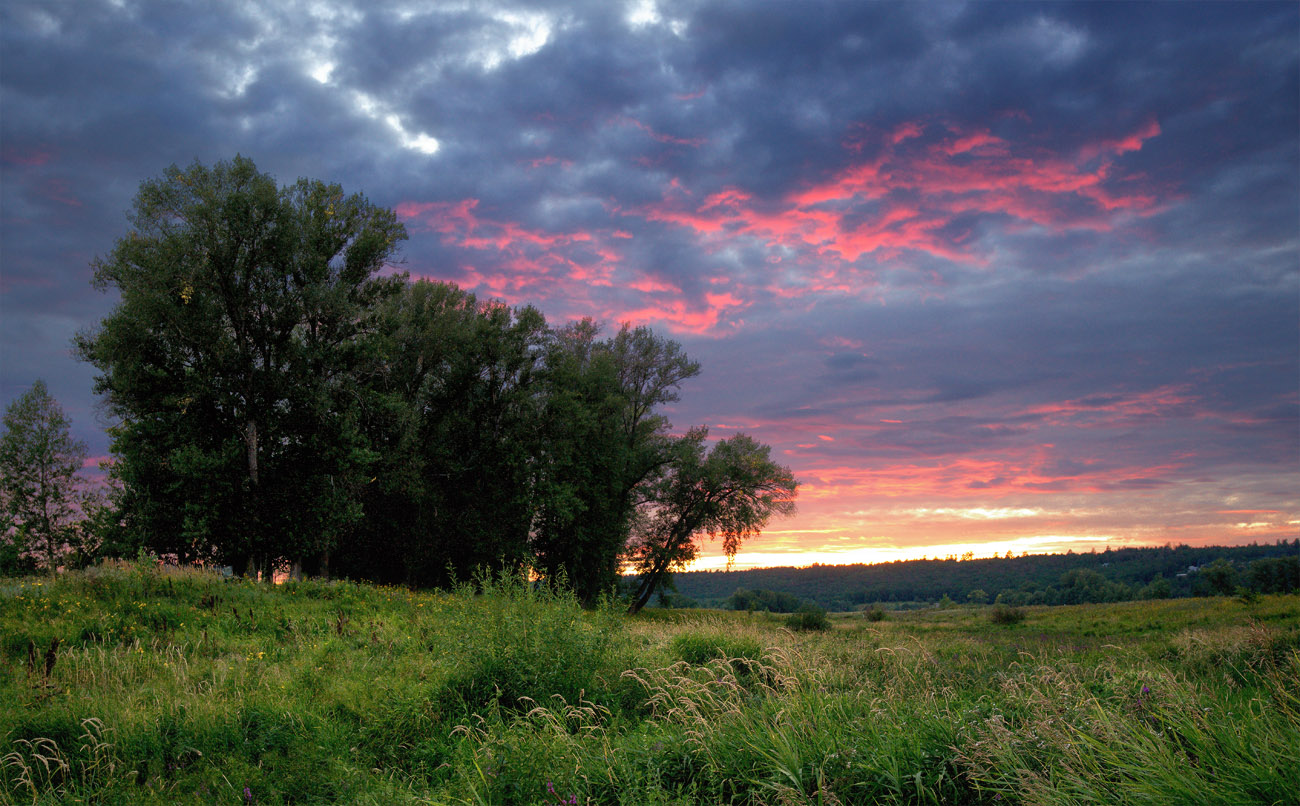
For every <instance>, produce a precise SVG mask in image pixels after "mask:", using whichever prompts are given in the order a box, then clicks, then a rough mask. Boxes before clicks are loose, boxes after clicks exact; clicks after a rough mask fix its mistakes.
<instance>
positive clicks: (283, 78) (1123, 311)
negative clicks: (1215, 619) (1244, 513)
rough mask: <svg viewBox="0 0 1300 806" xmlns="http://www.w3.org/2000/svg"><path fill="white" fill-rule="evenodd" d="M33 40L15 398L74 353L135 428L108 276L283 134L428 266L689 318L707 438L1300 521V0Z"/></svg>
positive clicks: (153, 31) (293, 8)
mask: <svg viewBox="0 0 1300 806" xmlns="http://www.w3.org/2000/svg"><path fill="white" fill-rule="evenodd" d="M0 27H2V32H0V62H2V67H3V70H2V71H0V104H3V114H2V115H0V169H2V170H3V180H4V181H3V182H0V226H2V227H3V239H2V240H0V250H2V252H0V292H2V293H3V302H2V303H0V304H2V305H3V311H0V313H3V320H4V321H3V323H2V324H0V328H2V330H0V333H2V335H3V344H2V347H3V355H4V361H3V367H0V402H2V403H7V402H8V400H10V399H12V397H14V396H15V395H16V394H18V393H19V392H20V391H21V390H22V389H23V388H25V387H26V386H27V385H29V384H30V383H31V381H32V380H34V379H35V377H37V376H44V377H45V378H46V379H47V380H48V381H50V383H51V388H52V391H53V392H54V393H55V395H56V396H57V397H58V398H59V399H60V400H61V401H63V402H64V404H65V405H66V406H67V407H68V408H69V409H70V411H71V412H72V413H73V416H74V419H75V420H76V422H77V427H78V429H79V431H80V432H81V433H82V434H83V436H85V437H86V438H88V439H89V440H90V441H91V442H92V446H93V449H94V450H95V451H96V452H101V453H102V452H103V451H104V449H105V445H106V440H105V438H104V437H103V435H102V433H100V432H99V431H98V430H97V425H96V423H95V420H94V417H93V414H92V401H91V398H90V394H89V379H90V375H91V372H90V370H89V369H88V368H87V367H85V366H83V365H79V364H76V363H75V362H74V361H72V360H71V359H70V358H69V356H68V354H67V353H68V342H69V339H70V338H71V336H72V335H73V334H74V333H75V332H76V331H77V330H80V329H84V328H87V327H91V326H93V325H94V323H95V322H96V321H97V319H98V318H99V317H100V316H102V315H103V314H104V313H106V312H107V310H108V309H109V307H110V306H111V304H112V302H113V300H112V298H111V296H103V295H98V294H96V293H95V292H93V291H91V290H90V288H89V283H88V281H89V277H90V268H89V263H90V261H91V259H92V258H93V257H94V255H96V254H103V253H105V252H107V251H108V250H109V249H110V248H111V247H112V244H113V241H114V239H115V238H117V237H120V236H121V235H122V234H123V232H124V231H125V227H126V222H125V220H124V218H123V213H124V211H126V209H127V208H128V206H129V204H130V201H131V197H132V195H133V193H134V192H135V189H136V187H137V186H138V183H139V182H140V181H141V180H142V179H145V178H147V177H152V176H157V175H158V174H159V173H160V172H161V171H162V170H163V169H164V168H166V167H167V166H168V165H169V164H171V163H179V164H181V165H185V164H188V163H189V162H191V161H192V160H195V159H198V160H201V161H203V162H205V163H211V162H213V161H216V160H219V159H226V158H229V157H231V156H233V155H234V154H235V153H243V154H245V155H246V156H250V157H252V158H254V159H255V160H256V162H257V164H258V166H259V167H260V168H261V169H262V170H265V171H268V172H270V173H272V174H274V175H275V176H277V177H278V178H279V179H280V181H281V182H290V181H292V180H293V179H295V178H297V177H299V176H311V177H318V178H323V179H328V180H331V181H336V182H339V183H340V184H342V185H343V186H344V187H345V189H347V190H349V191H353V190H358V191H363V192H365V193H366V194H367V195H369V196H370V197H371V198H372V199H373V200H375V201H376V202H378V203H380V204H383V205H388V206H392V207H394V208H395V209H396V210H397V211H398V212H399V214H400V215H402V216H403V219H404V220H405V221H406V223H407V226H408V228H409V230H410V233H411V236H412V237H411V240H410V242H409V243H408V245H407V249H406V250H405V253H406V263H405V265H404V268H405V269H407V270H409V271H410V272H412V273H413V274H415V275H419V276H427V277H435V278H440V279H446V280H453V281H456V282H459V283H462V284H465V285H467V286H469V287H471V288H472V289H473V290H475V291H476V292H477V293H479V294H480V295H481V296H485V297H499V298H504V299H506V300H508V301H509V302H511V303H519V304H522V303H534V304H537V305H538V306H539V307H541V308H542V310H544V311H545V312H546V313H547V314H548V315H549V316H551V317H552V318H558V319H563V318H566V317H570V316H578V315H584V314H589V315H593V316H596V317H598V318H601V319H604V320H605V321H608V322H617V321H620V320H623V319H631V320H634V321H636V322H647V323H650V324H652V325H654V326H655V327H656V328H657V329H659V330H662V331H666V332H670V333H672V334H673V335H674V336H675V337H677V338H680V339H682V340H683V341H684V342H685V344H686V346H687V348H688V350H689V351H690V352H691V353H692V355H694V356H696V357H698V358H699V359H700V360H702V362H703V363H704V365H705V373H704V376H702V377H701V378H700V379H697V380H695V381H693V382H692V383H691V385H690V386H689V387H688V389H687V390H686V392H685V394H684V396H683V401H682V403H680V404H678V405H677V407H675V408H674V410H673V411H672V416H673V419H674V420H675V421H676V422H677V424H678V426H679V427H681V428H684V427H686V426H688V425H691V424H695V423H697V422H706V423H709V424H710V425H713V426H715V431H716V433H719V434H722V433H729V432H730V430H747V431H750V432H753V433H755V434H756V435H757V436H759V437H760V438H761V439H764V440H765V441H769V442H771V443H772V444H773V445H774V448H775V449H776V450H778V451H779V452H781V455H783V456H785V457H787V458H788V459H789V461H791V463H792V464H794V465H795V469H796V472H797V473H800V474H806V475H807V476H808V477H809V478H810V479H812V482H811V485H812V486H811V487H810V491H811V492H810V495H811V496H813V499H812V500H814V501H817V500H822V499H818V498H817V497H816V496H817V495H819V494H825V495H827V496H830V492H826V491H827V490H835V491H844V490H853V491H857V492H854V493H853V494H855V495H857V494H865V492H863V491H866V490H868V489H871V488H872V485H877V486H881V487H883V488H884V489H889V490H896V491H898V494H902V491H904V490H909V489H918V490H919V489H934V490H938V491H942V492H943V493H944V494H947V495H974V494H976V493H977V492H978V493H979V494H980V495H985V496H989V497H990V500H993V498H996V497H997V496H999V495H1012V494H1021V493H1024V494H1029V493H1030V492H1031V491H1037V492H1038V493H1041V494H1046V493H1045V492H1043V491H1046V490H1056V491H1066V492H1070V493H1071V494H1080V495H1081V494H1084V493H1083V491H1087V490H1091V491H1093V492H1092V493H1089V494H1096V495H1103V494H1104V495H1112V496H1118V497H1116V498H1113V499H1108V500H1113V501H1121V500H1124V501H1128V500H1130V499H1126V498H1122V496H1124V495H1130V494H1131V495H1138V494H1146V495H1173V494H1174V493H1172V492H1169V491H1168V490H1166V488H1167V487H1168V486H1169V485H1170V484H1172V483H1173V482H1174V481H1178V482H1179V483H1180V484H1183V485H1184V487H1186V485H1188V484H1192V483H1193V482H1192V480H1193V479H1197V480H1199V481H1196V482H1195V483H1196V484H1202V485H1210V484H1213V485H1218V486H1217V487H1214V489H1213V490H1210V489H1209V488H1204V487H1197V488H1196V490H1197V491H1196V493H1195V495H1196V496H1197V498H1196V501H1197V503H1196V504H1195V505H1196V506H1207V505H1208V504H1206V503H1205V502H1209V501H1212V500H1217V499H1216V498H1215V496H1216V495H1217V496H1218V498H1219V499H1222V498H1226V497H1230V496H1232V495H1246V496H1255V497H1256V498H1258V499H1260V500H1261V501H1262V500H1263V499H1264V498H1268V497H1269V496H1273V498H1272V499H1270V500H1269V501H1264V502H1263V504H1267V506H1264V505H1263V504H1261V505H1260V507H1259V508H1270V509H1278V510H1283V511H1289V509H1288V508H1291V509H1294V508H1295V507H1296V506H1297V505H1296V503H1295V498H1294V495H1290V496H1287V495H1283V494H1281V493H1278V492H1277V490H1278V489H1284V487H1285V485H1280V484H1278V483H1275V482H1268V481H1261V480H1259V479H1260V478H1262V477H1266V476H1270V474H1271V477H1273V478H1281V479H1284V480H1285V479H1291V480H1295V477H1296V471H1297V464H1298V461H1297V457H1298V456H1300V437H1298V434H1300V429H1298V428H1297V417H1298V414H1297V406H1298V403H1297V394H1296V391H1297V385H1298V380H1300V378H1298V377H1297V371H1298V370H1297V367H1300V349H1298V345H1297V341H1296V323H1297V321H1300V286H1298V284H1297V277H1298V273H1300V271H1298V269H1297V265H1298V263H1300V261H1298V260H1297V257H1298V256H1300V233H1298V231H1297V229H1298V228H1297V213H1298V210H1300V148H1297V139H1298V138H1297V131H1300V103H1298V102H1297V99H1298V98H1300V46H1298V45H1297V41H1298V39H1300V10H1297V8H1296V6H1295V5H1294V4H1293V3H1197V4H1179V5H1176V6H1174V5H1166V4H1143V3H1123V4H1117V3H1081V4H1064V3H1050V4H1030V3H1015V4H1010V3H926V4H916V3H870V4H868V3H831V2H826V3H797V4H794V3H791V4H778V3H758V4H753V3H744V4H737V3H723V2H659V3H655V2H635V3H626V4H624V3H610V2H589V3H542V2H539V3H507V2H501V3H465V4H450V3H448V4H432V5H428V4H411V5H410V6H407V5H405V4H402V3H383V4H374V3H369V2H366V3H363V2H360V1H359V0H358V2H326V3H311V2H286V3H280V4H271V5H266V4H256V3H251V2H249V3H244V2H232V3H221V4H210V5H186V4H172V3H161V2H157V3H153V2H130V0H121V2H109V1H108V0H105V1H104V2H99V3H95V2H85V3H81V2H77V3H73V2H67V3H59V2H9V3H6V4H4V6H3V7H2V8H0ZM1044 446H1049V447H1044ZM944 462H951V463H953V466H952V467H949V468H947V469H942V475H936V476H934V477H933V478H932V477H930V476H927V475H925V474H927V473H930V472H931V471H933V472H935V473H939V471H940V470H941V468H940V467H939V465H940V464H942V463H944ZM908 463H911V464H908ZM899 468H908V469H899ZM961 473H968V474H969V477H968V478H963V477H961ZM818 474H821V475H818ZM855 474H857V475H855ZM864 474H865V475H864ZM895 478H900V479H905V480H906V481H907V483H906V484H904V483H903V482H898V483H897V484H895V483H894V482H893V481H891V479H895ZM1207 480H1208V481H1207ZM927 484H928V485H932V487H927V486H926V485H927ZM819 485H820V487H819ZM827 485H829V486H827ZM909 485H911V486H909ZM819 489H820V490H821V491H822V492H821V493H819V492H818V490H819ZM1178 489H1183V488H1182V487H1180V488H1178ZM1188 489H1190V488H1188ZM1233 490H1236V491H1237V492H1232V491H1233ZM837 494H838V493H837ZM845 494H846V495H847V494H848V493H845ZM1179 494H1186V495H1188V496H1191V495H1192V493H1191V492H1185V493H1179ZM1279 495H1280V496H1282V497H1281V498H1278V497H1277V496H1279ZM826 500H831V499H830V498H827V499H826ZM1189 500H1191V499H1189ZM846 506H848V505H846ZM1144 506H1146V507H1147V508H1152V507H1153V506H1154V505H1151V504H1145V505H1144ZM1189 506H1192V505H1191V504H1189ZM1234 506H1235V505H1234ZM1155 508H1158V507H1155ZM1227 508H1234V507H1227ZM1288 517H1290V516H1288Z"/></svg>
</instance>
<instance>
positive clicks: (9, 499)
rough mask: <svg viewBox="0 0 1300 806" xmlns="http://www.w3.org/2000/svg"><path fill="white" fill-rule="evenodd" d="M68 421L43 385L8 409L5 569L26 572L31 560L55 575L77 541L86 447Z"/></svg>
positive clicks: (0, 457) (1, 438) (1, 451)
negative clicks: (29, 558) (76, 437)
mask: <svg viewBox="0 0 1300 806" xmlns="http://www.w3.org/2000/svg"><path fill="white" fill-rule="evenodd" d="M69 426H70V423H69V420H68V418H67V416H66V415H65V414H64V413H63V409H62V408H60V407H59V404H58V402H57V401H55V399H54V398H53V397H51V396H50V393H49V390H48V389H47V388H46V386H45V382H44V381H39V380H38V381H36V383H34V384H32V388H31V389H28V390H27V391H26V392H24V393H23V394H21V395H19V396H18V398H17V399H15V400H14V401H13V403H11V404H10V405H9V407H8V408H7V409H6V410H5V414H4V433H3V434H0V499H2V500H3V503H4V510H5V514H6V516H7V521H8V522H7V525H6V529H5V532H7V533H8V534H6V535H5V537H7V538H8V541H7V542H8V545H7V546H5V550H4V551H3V554H4V555H5V556H4V557H3V558H0V559H2V560H3V564H4V565H7V566H9V568H7V569H3V570H8V571H14V570H21V568H22V565H23V560H24V559H25V558H26V557H34V558H36V559H37V560H38V561H39V562H40V563H41V564H42V565H44V566H45V567H46V568H47V569H49V570H50V571H51V572H52V571H54V569H55V568H57V567H58V564H59V560H60V558H61V556H62V555H63V554H64V553H65V551H67V550H68V549H69V546H70V544H71V543H74V542H76V537H77V533H78V526H79V522H80V520H81V519H82V512H81V509H80V504H81V502H82V499H83V492H84V490H83V486H84V480H83V479H81V478H80V476H79V475H78V474H79V472H80V470H81V466H82V465H83V464H84V463H85V460H86V445H85V443H83V442H81V441H79V440H77V439H74V438H73V437H72V434H71V432H70V431H69Z"/></svg>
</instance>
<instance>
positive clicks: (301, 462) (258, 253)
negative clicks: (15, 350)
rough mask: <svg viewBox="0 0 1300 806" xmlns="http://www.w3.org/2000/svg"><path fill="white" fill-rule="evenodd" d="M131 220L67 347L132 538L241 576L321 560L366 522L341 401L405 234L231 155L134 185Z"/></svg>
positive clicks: (393, 287)
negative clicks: (102, 434) (100, 296)
mask: <svg viewBox="0 0 1300 806" xmlns="http://www.w3.org/2000/svg"><path fill="white" fill-rule="evenodd" d="M130 221H131V224H132V230H131V231H130V232H129V233H128V234H127V235H126V236H125V237H123V238H121V239H120V240H118V242H117V244H116V246H115V247H114V249H113V250H112V252H110V253H109V255H108V256H107V257H105V258H102V259H99V260H96V261H95V263H94V267H95V282H96V284H97V285H98V286H99V287H100V288H103V289H109V288H113V289H116V290H117V291H118V292H119V293H120V295H121V300H120V302H119V303H118V305H117V307H116V309H115V310H114V311H113V313H112V314H111V315H110V316H109V317H108V318H107V319H105V320H104V321H103V323H102V324H101V325H100V327H99V328H98V329H96V330H95V331H93V332H90V333H86V334H83V335H81V336H80V337H79V338H78V342H77V346H78V349H79V351H80V353H81V355H82V356H83V357H84V358H85V359H86V360H88V361H90V362H91V363H92V364H94V365H95V366H96V367H97V368H99V370H100V371H101V373H102V374H101V375H100V376H99V378H98V380H97V382H96V389H97V391H99V392H101V393H103V394H104V396H105V399H106V401H107V405H108V410H109V411H110V412H111V413H112V414H113V415H115V416H116V417H117V418H118V419H119V423H118V424H117V425H116V426H115V427H114V428H113V430H112V432H111V434H112V436H113V449H114V452H115V453H117V454H118V456H119V459H120V462H119V468H118V473H119V476H120V478H121V480H122V483H123V486H124V496H125V501H126V502H127V510H128V515H129V518H130V521H129V524H130V526H131V528H133V529H135V530H136V531H137V532H138V533H139V534H140V535H141V536H142V537H143V538H145V539H146V540H148V541H149V542H150V543H152V544H154V545H158V546H160V547H163V546H165V547H166V548H168V549H170V550H171V551H172V552H174V553H175V554H176V555H177V556H178V558H180V559H181V560H182V561H185V560H192V559H207V558H218V559H221V560H224V561H226V562H229V563H232V564H234V565H235V566H236V568H238V569H240V570H243V568H245V567H247V565H248V563H249V561H250V558H251V559H255V560H256V561H257V563H258V564H260V565H269V564H275V563H277V562H283V561H285V560H288V559H297V558H299V557H301V556H302V555H304V554H308V553H314V552H320V551H323V550H327V549H328V548H329V547H330V546H331V545H332V543H333V542H335V541H336V540H337V539H338V537H339V529H340V528H341V527H343V526H345V525H346V524H347V523H349V522H351V521H354V520H356V519H357V518H358V517H360V510H359V508H358V506H357V503H356V500H355V496H354V494H353V493H354V492H355V490H356V487H357V484H358V480H359V478H360V476H361V475H363V474H364V471H365V465H366V464H367V461H368V457H367V455H366V452H365V446H364V445H363V444H362V443H361V441H360V440H359V439H358V435H357V433H356V428H355V425H354V421H355V417H354V412H353V405H352V404H353V402H354V401H355V395H354V394H353V389H352V387H353V384H354V381H355V379H356V373H355V370H356V367H357V363H358V361H359V360H360V359H361V358H363V357H364V355H365V341H366V339H367V337H368V335H369V334H370V322H369V310H370V308H371V306H373V305H374V304H375V303H376V302H377V301H378V300H380V299H382V298H384V297H386V296H389V295H391V294H393V293H396V292H397V291H398V290H399V288H400V280H397V279H392V278H388V279H385V278H381V277H378V276H377V273H378V272H379V270H380V269H382V268H383V267H384V266H385V265H386V264H387V262H388V261H389V260H390V259H391V258H392V257H393V256H394V255H395V250H396V247H397V244H398V242H399V241H401V240H402V239H404V238H405V232H404V230H403V228H402V225H401V224H400V223H399V222H398V221H397V219H396V217H395V216H394V214H393V213H392V211H390V210H387V209H383V208H379V207H375V206H374V205H372V204H370V203H369V202H368V201H367V200H366V199H365V198H364V197H362V196H359V195H351V196H345V195H344V193H343V191H342V189H341V188H339V187H338V186H337V185H328V184H325V183H323V182H319V181H315V180H307V179H303V180H300V181H298V182H297V183H296V184H294V185H291V186H289V187H285V188H280V187H277V185H276V183H275V180H274V179H273V178H272V177H270V176H268V175H266V174H262V173H259V172H258V171H257V169H256V167H255V166H254V165H253V163H252V161H250V160H248V159H244V158H242V157H236V158H235V159H234V160H233V161H231V162H222V163H218V164H217V165H216V166H214V167H212V168H207V167H204V166H202V165H200V164H197V163H196V164H194V165H193V166H191V167H190V168H188V169H185V170H181V169H180V168H177V167H175V166H173V167H171V168H169V169H168V170H167V171H166V173H165V174H164V175H163V176H162V177H161V178H158V179H154V180H149V181H146V182H144V183H143V184H141V186H140V191H139V193H138V195H137V196H136V199H135V204H134V208H133V211H132V214H131V216H130Z"/></svg>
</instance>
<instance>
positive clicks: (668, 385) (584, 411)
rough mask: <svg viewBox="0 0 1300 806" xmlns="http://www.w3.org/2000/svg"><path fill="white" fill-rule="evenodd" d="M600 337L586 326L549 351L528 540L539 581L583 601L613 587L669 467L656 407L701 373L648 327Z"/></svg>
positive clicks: (568, 332)
mask: <svg viewBox="0 0 1300 806" xmlns="http://www.w3.org/2000/svg"><path fill="white" fill-rule="evenodd" d="M598 334H599V328H598V327H597V326H596V324H595V323H594V322H592V321H591V320H589V319H588V320H582V321H580V322H575V323H573V324H570V325H567V326H565V327H563V328H560V329H558V330H556V331H554V333H553V336H552V339H551V341H550V344H549V345H548V349H547V354H546V360H545V366H544V371H543V376H544V388H545V402H544V406H543V411H542V433H543V434H544V435H545V439H544V442H543V445H542V447H541V450H540V451H539V453H538V457H537V466H538V473H537V489H538V494H537V505H536V506H537V518H536V522H535V527H534V533H533V548H534V551H535V552H536V555H537V560H538V564H539V566H540V568H541V570H542V572H543V573H545V574H546V575H547V576H551V577H559V576H563V577H564V578H565V579H567V581H568V582H569V584H571V585H572V586H573V588H574V589H575V591H576V592H577V593H578V595H579V596H580V597H581V598H582V599H583V600H585V601H588V602H590V601H592V600H593V599H595V598H596V597H597V596H598V595H600V594H601V593H603V592H608V591H609V590H611V589H612V588H613V587H614V586H615V585H616V584H617V582H618V577H619V572H620V570H621V568H620V566H621V558H622V555H623V552H624V549H625V548H626V546H627V541H628V537H629V534H630V528H631V524H632V518H633V514H634V513H635V512H636V510H637V508H638V506H639V504H640V503H641V502H642V499H643V497H644V496H645V494H646V493H647V491H648V490H649V489H650V487H651V482H653V481H654V480H656V479H657V478H658V477H659V475H660V474H661V473H662V472H663V471H664V469H665V468H666V467H667V465H668V463H669V461H670V460H671V458H672V451H671V446H672V440H671V438H670V437H669V435H668V430H669V428H670V427H671V426H670V423H669V422H668V420H667V419H666V418H665V417H663V416H662V415H661V414H658V413H657V412H656V408H657V407H659V406H661V405H663V404H666V403H671V402H674V401H676V400H677V394H678V389H679V388H680V386H681V384H682V382H683V381H685V380H687V379H689V378H691V377H693V376H695V375H696V374H698V373H699V370H700V367H699V364H698V363H696V362H694V361H692V360H690V359H689V358H688V357H687V356H686V354H685V353H684V352H683V351H682V349H681V345H679V344H677V343H676V342H674V341H671V340H668V339H663V338H660V337H658V336H656V335H655V334H654V333H653V331H651V330H650V329H649V328H646V327H638V328H632V327H630V326H627V325H624V326H623V327H622V328H620V330H619V331H618V333H617V334H616V335H615V336H614V337H613V338H610V339H605V340H600V339H598Z"/></svg>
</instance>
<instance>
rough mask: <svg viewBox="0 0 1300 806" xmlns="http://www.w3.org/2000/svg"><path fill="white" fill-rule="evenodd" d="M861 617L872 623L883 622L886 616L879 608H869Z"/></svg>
mask: <svg viewBox="0 0 1300 806" xmlns="http://www.w3.org/2000/svg"><path fill="white" fill-rule="evenodd" d="M863 617H864V618H866V620H867V621H872V622H875V621H884V620H885V618H886V614H885V611H884V610H883V609H882V608H880V607H871V608H869V609H868V610H867V611H866V612H864V613H863Z"/></svg>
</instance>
